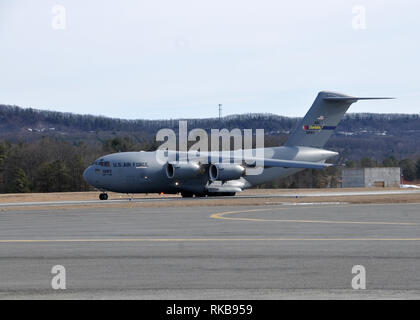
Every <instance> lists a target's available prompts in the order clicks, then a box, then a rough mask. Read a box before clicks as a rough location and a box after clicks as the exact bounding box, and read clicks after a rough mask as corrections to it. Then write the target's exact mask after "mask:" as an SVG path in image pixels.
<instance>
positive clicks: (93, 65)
mask: <svg viewBox="0 0 420 320" xmlns="http://www.w3.org/2000/svg"><path fill="white" fill-rule="evenodd" d="M419 12H420V2H419V1H418V0H411V1H410V0H400V1H395V0H392V1H387V0H377V1H374V0H357V1H356V0H355V1H348V0H343V1H336V0H317V1H309V0H308V1H303V0H297V1H279V0H258V1H257V0H240V1H239V0H230V1H226V0H212V1H203V0H153V1H151V0H149V1H144V0H119V1H108V0H88V1H86V0H37V1H33V0H0V104H10V105H18V106H22V107H32V108H37V109H44V110H56V111H63V112H73V113H80V114H93V115H103V116H108V117H118V118H125V119H170V118H172V119H173V118H198V117H200V118H201V117H216V116H218V104H219V103H220V104H223V111H222V114H223V115H230V114H242V113H255V112H258V113H259V112H264V113H274V114H278V115H284V116H293V117H295V116H303V115H304V114H305V113H306V111H307V110H308V109H309V107H310V106H311V104H312V102H313V100H314V99H315V97H316V94H317V93H318V92H319V91H321V90H332V91H338V92H342V93H346V94H349V95H353V96H391V97H396V98H397V99H396V100H382V101H359V102H358V103H356V104H354V105H353V106H352V107H351V108H350V112H375V113H419V112H420V103H419V101H420V79H419V78H420V61H419V59H420V41H419V38H420V19H418V17H419Z"/></svg>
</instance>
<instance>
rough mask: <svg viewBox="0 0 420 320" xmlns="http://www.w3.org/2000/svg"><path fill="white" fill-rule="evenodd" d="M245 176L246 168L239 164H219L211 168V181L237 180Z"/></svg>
mask: <svg viewBox="0 0 420 320" xmlns="http://www.w3.org/2000/svg"><path fill="white" fill-rule="evenodd" d="M244 174H245V168H244V167H242V166H240V165H239V164H232V163H218V164H212V165H210V168H209V178H210V180H211V181H216V180H221V181H227V180H236V179H239V178H240V177H242V176H243V175H244Z"/></svg>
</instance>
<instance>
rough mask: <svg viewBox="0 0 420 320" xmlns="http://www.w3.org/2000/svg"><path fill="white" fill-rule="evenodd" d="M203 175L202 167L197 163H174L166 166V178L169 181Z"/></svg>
mask: <svg viewBox="0 0 420 320" xmlns="http://www.w3.org/2000/svg"><path fill="white" fill-rule="evenodd" d="M199 173H201V167H200V165H199V164H198V163H195V162H173V163H167V164H166V176H167V177H168V178H169V179H173V178H175V179H188V178H194V177H196V176H197V175H198V174H199Z"/></svg>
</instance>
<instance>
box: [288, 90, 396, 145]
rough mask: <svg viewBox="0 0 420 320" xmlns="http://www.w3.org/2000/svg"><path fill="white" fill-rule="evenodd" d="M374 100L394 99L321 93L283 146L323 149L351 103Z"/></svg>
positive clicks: (328, 92)
mask: <svg viewBox="0 0 420 320" xmlns="http://www.w3.org/2000/svg"><path fill="white" fill-rule="evenodd" d="M376 99H394V98H359V97H352V96H348V95H345V94H341V93H337V92H331V91H321V92H320V93H318V96H317V97H316V99H315V101H314V103H313V104H312V107H311V108H310V109H309V111H308V113H307V114H306V115H305V117H304V118H303V120H302V122H301V123H300V124H299V125H298V126H297V128H296V129H295V130H294V131H293V133H292V134H291V136H290V138H289V140H287V142H286V144H285V146H288V147H291V146H305V147H314V148H323V147H324V146H325V144H326V143H327V141H328V139H329V138H330V137H331V135H332V134H333V133H334V130H335V129H336V127H337V126H338V124H339V123H340V121H341V119H342V118H343V116H344V114H345V113H346V111H347V110H348V108H349V107H350V106H351V105H352V104H353V103H355V102H357V101H358V100H376Z"/></svg>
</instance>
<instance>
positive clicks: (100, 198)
mask: <svg viewBox="0 0 420 320" xmlns="http://www.w3.org/2000/svg"><path fill="white" fill-rule="evenodd" d="M99 200H108V195H107V194H106V193H105V192H103V193H101V194H100V195H99Z"/></svg>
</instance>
